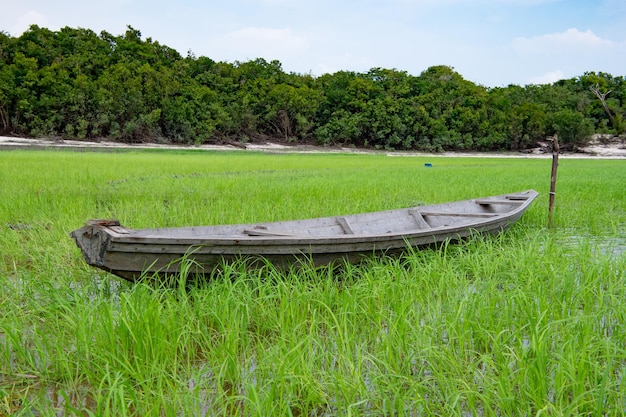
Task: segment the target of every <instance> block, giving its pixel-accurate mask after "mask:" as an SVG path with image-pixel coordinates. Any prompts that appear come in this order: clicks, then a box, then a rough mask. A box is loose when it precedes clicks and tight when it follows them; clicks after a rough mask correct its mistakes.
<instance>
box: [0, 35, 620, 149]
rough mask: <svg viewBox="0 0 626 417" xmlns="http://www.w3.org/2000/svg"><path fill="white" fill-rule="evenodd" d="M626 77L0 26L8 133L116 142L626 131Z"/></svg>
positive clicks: (429, 143) (523, 140)
mask: <svg viewBox="0 0 626 417" xmlns="http://www.w3.org/2000/svg"><path fill="white" fill-rule="evenodd" d="M625 115H626V78H625V77H624V76H613V75H611V74H607V73H603V72H598V73H597V72H586V73H585V74H583V75H581V76H579V77H576V78H572V79H566V80H561V81H558V82H556V83H554V84H550V85H528V86H524V87H521V86H517V85H509V86H507V87H498V88H487V87H484V86H481V85H477V84H475V83H473V82H471V81H468V80H465V79H463V77H462V76H461V75H460V74H459V73H457V72H456V71H455V70H454V69H453V68H450V67H447V66H433V67H430V68H428V69H426V70H425V71H423V72H422V73H421V74H419V75H417V76H415V75H411V74H408V73H407V72H405V71H399V70H396V69H384V68H372V69H371V70H369V71H368V72H366V73H357V72H351V71H339V72H336V73H334V74H324V75H322V76H319V77H313V76H311V75H310V74H296V73H286V72H285V71H284V70H283V68H282V65H281V63H280V62H278V61H271V62H268V61H266V60H265V59H263V58H257V59H254V60H250V61H246V62H239V61H235V62H233V63H228V62H216V61H214V60H212V59H211V58H208V57H204V56H201V57H196V56H194V55H193V54H192V53H189V54H188V56H186V57H183V56H181V55H180V54H179V53H178V52H177V51H175V50H174V49H172V48H169V47H167V46H165V45H161V44H159V43H158V42H156V41H153V40H152V39H150V38H147V39H143V38H142V36H141V32H140V31H139V30H136V29H134V28H132V27H131V26H128V28H127V30H126V32H125V33H124V34H123V35H119V36H115V35H112V34H110V33H108V32H101V33H100V34H96V33H94V32H93V31H91V30H89V29H82V28H77V29H74V28H69V27H65V28H62V29H60V30H59V31H51V30H48V29H45V28H41V27H39V26H36V25H33V26H31V27H30V29H29V30H28V31H26V32H24V33H23V34H22V35H21V36H19V37H11V36H9V35H7V34H5V33H2V32H0V133H2V134H9V133H10V134H16V135H25V136H35V137H45V136H48V137H50V136H52V137H62V138H73V139H91V140H94V139H95V140H98V139H101V138H106V139H108V140H116V141H121V142H139V141H160V142H168V143H180V144H194V143H195V144H200V143H210V142H219V141H224V140H226V141H244V142H245V141H257V140H275V141H284V142H289V143H316V144H324V145H337V144H341V145H352V146H368V147H376V148H385V149H419V150H428V151H441V150H517V149H524V148H527V147H530V146H534V144H535V143H537V141H540V140H542V139H545V138H546V137H547V136H551V135H554V134H558V135H559V138H560V140H561V142H562V143H563V144H565V145H567V144H580V143H583V142H585V141H586V140H588V138H589V137H590V136H591V135H592V134H594V133H607V134H623V133H624V132H625V131H626V122H625V121H624V118H625Z"/></svg>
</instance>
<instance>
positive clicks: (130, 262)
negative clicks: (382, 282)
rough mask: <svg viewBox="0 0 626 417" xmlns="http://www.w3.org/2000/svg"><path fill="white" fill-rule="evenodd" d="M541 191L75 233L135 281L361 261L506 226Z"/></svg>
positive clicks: (97, 262) (111, 224)
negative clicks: (264, 219) (232, 266)
mask: <svg viewBox="0 0 626 417" xmlns="http://www.w3.org/2000/svg"><path fill="white" fill-rule="evenodd" d="M536 196H537V193H536V192H535V191H533V190H528V191H524V192H521V193H514V194H506V195H500V196H494V197H486V198H481V199H473V200H465V201H459V202H453V203H446V204H437V205H431V206H418V207H411V208H406V209H399V210H389V211H383V212H375V213H363V214H355V215H348V216H335V217H326V218H318V219H306V220H294V221H286V222H273V223H255V224H243V225H225V226H202V227H183V228H163V229H138V230H132V229H127V228H125V227H123V226H121V225H120V224H119V223H118V222H117V221H109V220H92V221H89V222H88V223H87V224H86V225H85V226H83V227H82V228H80V229H77V230H75V231H73V232H72V233H71V236H72V237H73V238H74V240H75V241H76V244H77V245H78V247H79V248H80V249H81V251H82V254H83V256H84V258H85V260H86V261H87V263H88V264H89V265H92V266H94V267H97V268H100V269H102V270H105V271H108V272H111V273H113V274H115V275H117V276H120V277H122V278H124V279H127V280H130V281H134V280H136V279H138V278H140V277H141V276H144V275H145V276H165V275H176V274H180V273H181V272H185V273H188V274H193V275H209V274H211V273H212V272H213V271H214V270H215V269H216V268H219V267H220V266H223V265H225V264H229V263H233V262H238V261H241V262H246V265H249V266H251V267H255V266H259V265H264V264H265V263H271V264H272V265H274V266H276V267H279V268H284V267H289V266H290V265H294V264H299V263H304V264H307V265H316V266H319V265H325V264H329V263H332V262H337V261H339V262H352V263H353V262H358V261H359V260H361V259H362V258H363V257H364V256H371V255H372V254H377V253H392V252H397V251H402V250H405V249H407V248H408V247H422V246H426V245H432V244H437V243H440V242H444V241H448V240H459V239H464V238H467V237H469V236H471V235H474V234H494V233H499V232H501V231H503V230H506V229H507V228H509V227H510V226H511V225H512V224H513V223H515V222H516V221H517V220H518V219H519V218H520V217H521V216H522V215H523V213H524V212H525V210H526V209H527V208H528V207H529V205H530V204H531V202H532V201H533V200H534V198H535V197H536Z"/></svg>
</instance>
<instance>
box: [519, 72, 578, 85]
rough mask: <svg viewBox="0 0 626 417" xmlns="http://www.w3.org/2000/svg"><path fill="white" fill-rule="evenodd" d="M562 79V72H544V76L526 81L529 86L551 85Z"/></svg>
mask: <svg viewBox="0 0 626 417" xmlns="http://www.w3.org/2000/svg"><path fill="white" fill-rule="evenodd" d="M581 75H582V74H581ZM564 78H566V77H565V73H564V72H563V71H561V70H554V71H550V72H546V73H545V74H542V75H539V76H537V77H532V78H531V79H529V80H528V83H529V84H552V83H555V82H557V81H559V80H562V79H564Z"/></svg>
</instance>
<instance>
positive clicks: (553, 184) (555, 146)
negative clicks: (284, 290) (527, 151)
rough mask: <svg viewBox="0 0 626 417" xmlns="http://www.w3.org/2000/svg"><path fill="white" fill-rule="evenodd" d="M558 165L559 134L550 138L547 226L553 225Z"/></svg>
mask: <svg viewBox="0 0 626 417" xmlns="http://www.w3.org/2000/svg"><path fill="white" fill-rule="evenodd" d="M558 167H559V136H558V135H556V134H555V135H554V138H552V176H551V178H550V205H549V206H548V227H552V226H553V225H554V199H555V197H556V170H557V168H558Z"/></svg>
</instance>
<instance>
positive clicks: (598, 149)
mask: <svg viewBox="0 0 626 417" xmlns="http://www.w3.org/2000/svg"><path fill="white" fill-rule="evenodd" d="M46 148H60V149H63V148H65V149H99V150H106V149H110V150H115V149H170V150H205V151H240V152H245V151H260V152H276V153H353V154H383V155H387V156H391V157H478V158H551V157H552V153H550V152H545V153H542V152H529V153H523V152H501V153H500V152H485V153H481V152H442V153H427V152H419V151H386V150H375V149H358V148H348V147H324V146H313V145H282V144H277V143H271V142H267V143H249V144H245V146H235V145H228V144H224V145H167V144H157V143H138V144H128V143H119V142H111V141H100V142H90V141H79V140H56V139H45V138H40V139H31V138H22V137H9V136H0V150H15V149H46ZM582 149H583V151H582V152H566V153H561V154H559V156H560V157H564V158H571V159H626V144H620V143H613V144H608V145H607V144H602V143H599V142H595V143H592V144H590V145H588V146H586V147H584V148H582Z"/></svg>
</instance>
